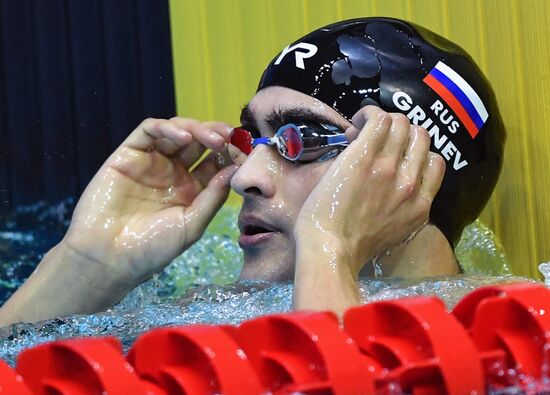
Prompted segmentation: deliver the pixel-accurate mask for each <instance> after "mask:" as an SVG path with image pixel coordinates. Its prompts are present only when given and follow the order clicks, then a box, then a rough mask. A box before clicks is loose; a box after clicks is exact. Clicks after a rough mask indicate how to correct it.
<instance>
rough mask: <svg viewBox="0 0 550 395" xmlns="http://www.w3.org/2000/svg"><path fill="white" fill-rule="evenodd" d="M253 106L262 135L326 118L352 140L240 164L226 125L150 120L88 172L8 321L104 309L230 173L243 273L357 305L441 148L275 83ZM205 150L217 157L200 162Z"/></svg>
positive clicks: (311, 304) (179, 239)
mask: <svg viewBox="0 0 550 395" xmlns="http://www.w3.org/2000/svg"><path fill="white" fill-rule="evenodd" d="M248 109H249V111H247V112H245V113H244V114H243V115H245V116H244V117H243V123H248V126H254V127H256V129H257V130H258V131H259V132H260V133H261V134H263V135H266V136H270V135H272V134H273V131H274V130H276V129H277V127H278V126H281V125H282V124H284V123H287V122H286V121H294V122H299V121H300V119H302V120H308V121H311V120H315V119H317V118H319V119H318V120H319V121H322V122H323V123H328V124H332V125H334V126H337V127H339V128H340V129H342V130H344V129H345V130H346V136H347V138H348V141H351V144H350V145H349V147H347V148H346V149H345V150H344V151H343V152H342V153H341V154H340V155H339V156H338V157H337V158H335V159H332V160H329V161H326V162H314V163H309V164H293V163H291V162H289V161H287V160H285V159H284V158H282V157H281V156H279V154H278V153H277V152H276V150H275V149H274V148H273V147H268V146H258V147H256V148H255V149H254V150H253V152H252V153H251V154H250V155H249V156H248V157H245V158H243V157H240V156H235V155H233V156H234V157H235V160H236V162H237V163H239V164H240V166H236V165H233V164H231V161H230V160H229V153H228V146H227V144H226V142H227V141H228V138H229V133H230V130H231V126H230V125H227V124H225V123H220V122H207V123H201V122H198V121H196V120H192V119H185V118H179V117H176V118H173V119H170V120H158V119H148V120H146V121H144V122H143V123H142V124H140V125H139V126H138V127H137V128H136V130H134V131H133V132H132V133H131V134H130V135H129V136H128V138H127V139H126V140H125V141H124V142H123V144H122V145H121V146H120V147H119V148H118V149H117V150H116V151H115V152H114V153H113V154H112V155H111V156H110V157H109V159H108V160H107V161H106V163H105V164H104V165H103V166H102V167H101V169H100V170H99V171H98V173H97V174H96V175H95V177H94V178H93V179H92V181H91V182H90V184H89V185H88V187H87V188H86V190H85V191H84V193H83V195H82V197H81V198H80V200H79V203H78V205H77V207H76V209H75V213H74V215H73V218H72V221H71V225H70V227H69V229H68V231H67V234H66V235H65V237H64V239H63V241H62V242H60V243H59V244H58V245H57V246H56V247H54V248H53V249H52V250H51V251H50V252H48V254H47V255H46V256H45V257H44V259H43V260H42V262H41V263H40V264H39V266H38V268H37V270H36V271H35V272H34V273H33V274H32V275H31V277H30V278H29V279H28V280H27V281H26V282H25V284H23V286H22V287H21V288H20V289H19V290H18V291H17V292H16V293H15V294H14V295H13V297H12V298H10V300H9V301H8V302H6V303H5V304H4V306H2V308H1V309H0V325H5V324H8V323H11V322H17V321H27V322H29V321H30V322H32V321H37V320H42V319H47V318H52V317H57V316H62V315H66V314H71V313H93V312H96V311H99V310H101V309H104V308H106V307H109V306H110V305H112V304H113V303H115V302H117V301H118V300H120V299H121V298H122V297H123V296H124V295H125V294H126V293H127V292H128V291H130V290H131V289H132V288H134V287H135V286H137V285H139V284H140V283H141V282H142V281H144V280H146V279H147V278H149V277H150V276H151V275H152V274H153V273H155V272H158V271H160V270H162V269H163V268H164V267H165V266H166V265H168V264H169V263H170V262H171V261H172V260H173V259H174V258H175V257H176V256H178V255H179V254H181V253H182V252H183V251H185V250H186V249H187V248H189V247H190V246H191V245H192V244H193V243H194V242H195V241H196V240H198V239H199V238H200V236H201V235H202V233H203V232H204V230H205V228H206V226H207V225H208V223H209V222H210V221H211V219H212V217H213V216H214V215H215V213H216V212H217V210H218V209H219V208H220V207H221V205H222V204H223V203H224V201H225V200H226V198H227V195H228V193H229V188H230V185H229V184H230V183H231V187H233V188H234V189H235V191H237V193H239V194H241V195H242V196H243V197H244V203H243V208H242V211H241V214H240V217H239V225H240V227H241V229H242V235H241V237H240V239H239V241H240V244H241V245H242V247H243V250H244V255H245V265H244V268H243V271H242V276H241V277H242V278H257V279H270V280H274V279H290V278H292V277H294V283H295V307H296V308H301V309H303V308H307V309H332V310H334V311H336V312H338V313H341V312H342V311H343V309H344V308H346V307H348V306H350V305H352V304H357V303H359V299H358V295H357V275H358V273H359V271H360V269H361V268H362V267H363V265H364V264H365V263H366V262H367V261H368V260H369V259H371V258H372V257H373V256H375V255H377V254H379V253H381V252H383V251H385V250H386V249H388V248H390V247H392V246H394V245H397V244H399V243H400V242H401V241H402V240H404V239H405V238H406V237H407V236H408V235H409V234H411V233H412V232H413V231H415V230H417V229H418V228H419V227H421V226H422V225H423V224H425V223H426V222H427V220H428V213H429V208H430V204H431V201H432V199H433V196H434V195H435V193H436V192H437V190H438V188H439V185H440V183H441V179H442V177H443V174H444V162H443V160H442V158H441V157H439V156H438V155H435V154H431V153H429V152H428V149H429V136H428V134H427V132H426V131H425V130H423V129H422V128H418V127H415V126H410V124H409V121H408V119H407V118H406V117H405V116H403V115H397V114H392V115H390V114H387V113H385V112H383V111H381V110H380V109H378V108H376V107H373V106H368V107H365V108H363V109H361V110H360V111H359V112H358V113H357V114H356V115H355V116H354V118H353V120H352V122H351V123H350V122H348V121H346V120H345V119H344V118H343V117H341V116H340V115H339V114H338V113H336V112H335V111H334V110H333V109H331V108H330V107H328V106H326V105H324V104H322V103H320V102H319V101H317V100H315V99H313V98H311V97H309V96H306V95H304V94H301V93H299V92H296V91H292V90H290V89H286V88H279V87H270V88H267V89H265V90H262V91H260V92H259V93H258V94H257V95H256V96H255V97H254V98H253V99H252V100H251V102H250V103H249V106H248ZM306 110H307V111H306ZM304 112H306V114H305V115H304ZM289 113H290V114H289ZM297 114H298V115H297ZM290 115H292V117H294V118H291V119H286V118H288V117H289V116H290ZM285 117H286V118H285ZM297 117H298V118H297ZM300 117H302V118H300ZM304 117H305V118H306V119H303V118H304ZM207 148H209V149H211V150H212V151H214V154H213V155H210V156H208V157H207V159H206V160H204V161H202V162H200V163H197V162H198V161H199V158H200V157H201V155H202V154H203V153H204V151H205V150H206V149H207ZM219 156H224V157H225V158H226V160H225V161H220V160H219V159H220V158H219ZM429 240H431V241H432V245H433V238H430V239H429ZM447 248H448V246H447ZM422 251H425V248H424V249H422ZM437 264H438V265H439V267H442V265H441V264H440V260H437ZM423 267H424V266H423ZM425 268H427V270H428V273H431V272H430V266H429V265H426V266H425ZM407 270H409V269H408V268H407ZM60 290H61V291H60ZM319 290H322V292H321V293H320V291H319Z"/></svg>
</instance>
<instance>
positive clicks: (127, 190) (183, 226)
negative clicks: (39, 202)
mask: <svg viewBox="0 0 550 395" xmlns="http://www.w3.org/2000/svg"><path fill="white" fill-rule="evenodd" d="M230 131H231V127H230V126H229V125H227V124H225V123H221V122H210V123H201V122H199V121H196V120H192V119H184V118H178V117H177V118H173V119H170V120H161V119H148V120H145V121H144V122H142V123H141V124H140V125H139V126H138V127H137V129H135V130H134V131H133V132H132V133H131V134H130V135H129V136H128V138H127V139H126V140H125V141H124V142H123V143H122V145H121V146H120V147H119V148H118V149H117V150H116V151H115V152H114V153H113V154H112V155H111V156H110V157H109V158H108V159H107V161H106V162H105V163H104V165H103V166H102V167H101V169H100V170H99V171H98V173H97V174H96V175H95V177H94V178H93V179H92V181H91V182H90V184H89V185H88V187H87V188H86V190H85V191H84V193H83V195H82V197H81V198H80V200H79V202H78V204H77V207H76V209H75V212H74V214H73V218H72V221H71V224H70V227H69V230H68V231H67V234H66V236H65V238H64V239H63V241H62V242H61V243H60V244H59V245H58V246H56V247H55V248H54V249H53V250H52V251H50V253H49V254H48V256H47V257H46V258H45V259H44V260H43V262H42V263H41V264H40V265H39V267H38V269H37V271H36V272H35V273H34V274H33V275H32V276H31V278H30V279H29V280H28V281H27V283H26V284H24V285H23V287H22V288H20V290H18V292H17V293H16V294H15V295H14V297H13V298H12V299H11V300H10V301H9V302H8V303H6V305H5V306H4V307H3V309H2V311H0V323H6V319H5V316H6V315H9V313H7V312H6V310H10V309H11V310H12V312H13V311H14V310H17V314H16V316H15V317H14V318H13V319H11V320H10V321H15V320H25V321H36V320H39V319H46V318H51V317H56V316H59V315H63V314H69V313H91V312H95V311H98V310H100V309H104V308H106V307H108V306H110V305H111V304H113V303H115V302H117V301H118V300H120V299H121V298H122V297H123V296H124V295H125V294H126V293H127V292H128V291H130V290H131V289H132V288H133V287H135V286H137V285H138V284H139V283H141V282H142V281H144V280H146V279H148V278H149V277H150V276H151V275H153V274H154V273H155V272H158V271H160V270H162V269H163V268H164V267H165V266H166V265H167V264H168V263H169V262H171V261H172V260H173V259H174V258H175V257H177V256H178V255H179V254H181V253H182V252H183V251H185V250H186V249H187V248H189V247H190V246H191V245H192V244H193V243H194V242H195V241H197V240H198V239H199V238H200V237H201V235H202V234H203V232H204V230H205V228H206V226H207V225H208V223H209V222H210V221H211V219H212V217H213V216H214V215H215V213H216V212H217V211H218V210H219V208H220V207H221V206H222V204H223V203H224V201H225V200H226V198H227V195H228V193H229V181H230V178H231V177H232V175H233V174H234V172H235V171H236V166H234V165H230V164H231V161H230V160H229V157H228V155H227V144H226V141H227V140H228V138H229V133H230ZM207 148H208V149H210V150H212V151H213V152H212V153H211V154H209V155H208V156H207V157H206V158H205V159H204V160H202V161H201V162H200V163H197V162H198V161H199V158H200V157H201V156H202V154H203V153H204V152H205V151H206V149H207Z"/></svg>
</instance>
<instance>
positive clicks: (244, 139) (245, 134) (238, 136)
mask: <svg viewBox="0 0 550 395" xmlns="http://www.w3.org/2000/svg"><path fill="white" fill-rule="evenodd" d="M252 142H253V138H252V135H251V134H250V132H249V131H248V130H246V129H243V128H235V129H233V131H232V132H231V135H230V136H229V143H230V144H232V145H234V146H235V147H237V148H238V149H239V150H240V151H241V152H242V153H243V154H245V155H250V153H251V152H252V148H253V146H252Z"/></svg>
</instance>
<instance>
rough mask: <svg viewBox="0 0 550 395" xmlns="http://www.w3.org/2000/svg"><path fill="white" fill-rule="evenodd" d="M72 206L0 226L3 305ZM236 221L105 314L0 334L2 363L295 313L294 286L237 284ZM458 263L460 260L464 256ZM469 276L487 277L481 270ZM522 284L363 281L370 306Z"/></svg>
mask: <svg viewBox="0 0 550 395" xmlns="http://www.w3.org/2000/svg"><path fill="white" fill-rule="evenodd" d="M73 207H74V201H73V200H72V199H68V200H66V201H63V202H61V203H60V204H57V205H50V206H48V205H45V204H43V203H40V204H37V205H33V206H27V207H23V208H20V209H18V210H17V211H16V212H15V213H14V214H13V215H12V216H11V217H10V218H8V220H7V221H6V222H5V223H4V224H3V225H0V278H4V279H10V280H9V281H8V280H5V281H4V282H3V283H2V284H1V293H0V296H1V297H2V299H3V300H5V299H6V298H7V297H8V296H9V294H10V293H11V292H13V291H14V290H15V289H16V288H17V286H19V284H21V282H22V281H23V280H24V278H25V277H26V276H28V274H30V273H31V272H32V270H33V269H34V266H35V265H36V264H37V263H38V261H39V260H40V259H41V258H42V255H43V254H44V252H45V251H47V250H48V249H49V248H50V247H52V246H53V245H55V244H56V243H57V242H58V240H60V239H61V237H62V236H63V234H64V231H65V229H66V228H67V226H68V223H69V219H70V213H71V212H72V209H73ZM236 217H237V210H236V209H235V208H231V207H224V208H222V210H221V211H220V213H219V214H218V215H217V216H216V218H215V219H214V221H213V222H212V223H211V225H210V226H209V228H208V229H207V231H206V232H205V235H204V236H203V238H202V239H201V240H200V241H199V242H197V243H196V244H195V245H194V246H193V247H192V248H190V249H189V250H188V251H186V252H185V253H184V254H182V255H181V256H180V257H178V258H177V259H176V260H174V262H173V263H172V264H170V265H169V266H168V267H167V268H166V269H165V270H164V271H163V272H162V273H160V274H159V275H157V276H155V277H154V278H153V279H151V280H150V281H148V282H146V283H144V284H142V285H141V286H139V287H138V288H136V289H135V290H133V291H132V292H130V294H128V296H127V297H126V298H124V300H123V301H122V302H120V303H119V304H118V305H116V306H114V307H113V308H111V309H109V310H107V311H105V312H101V313H98V314H94V315H75V316H70V317H63V318H58V319H54V320H49V321H44V322H41V323H36V324H16V325H12V326H11V327H6V328H2V329H0V358H1V359H3V360H5V361H7V362H8V363H9V364H12V365H13V364H14V361H15V357H16V356H17V354H18V353H19V352H20V351H21V350H23V349H25V348H28V347H32V346H34V345H37V344H40V343H44V342H47V341H53V340H57V339H64V338H72V337H81V336H102V335H114V336H117V337H118V338H119V339H120V340H121V341H122V343H123V346H124V348H125V349H128V348H129V347H130V345H131V344H132V343H133V341H134V340H135V338H136V337H137V336H139V335H140V334H141V333H143V332H145V331H147V330H149V329H152V328H154V327H159V326H167V325H183V324H190V323H229V324H238V323H240V322H242V321H245V320H248V319H251V318H254V317H257V316H260V315H265V314H272V313H281V312H288V311H290V310H291V309H292V292H293V286H292V284H291V283H265V282H242V283H236V284H235V283H234V282H235V281H236V280H237V278H238V275H239V272H240V270H241V267H242V253H241V251H240V249H239V247H238V245H237V243H236V239H237V236H238V229H237V225H236V223H237V221H236ZM465 234H466V235H467V236H468V237H469V239H466V240H463V241H461V243H462V244H463V245H464V243H465V245H466V247H464V248H463V250H466V249H467V248H469V247H472V243H476V246H478V244H477V243H479V245H481V246H482V247H480V248H478V250H479V251H482V252H483V249H486V250H487V251H485V252H483V253H484V254H485V255H486V256H489V257H491V259H492V262H493V264H494V265H496V266H498V267H499V268H500V269H499V271H497V273H500V274H502V273H506V270H502V268H505V269H506V268H507V264H506V261H505V258H504V253H503V252H502V249H501V248H500V246H499V245H498V243H496V242H495V241H494V238H493V237H492V234H491V233H490V231H489V230H488V229H486V228H485V227H483V225H482V224H479V223H476V224H474V225H473V226H471V227H470V229H468V230H467V231H465ZM472 240H473V241H472ZM459 245H460V244H459ZM457 248H458V247H457ZM457 255H459V254H457ZM463 255H464V254H463ZM458 257H459V260H460V258H461V256H460V255H459V256H458ZM472 257H473V256H472V254H470V255H467V256H466V258H467V259H466V260H465V262H467V265H470V266H471V265H473V258H472ZM462 259H463V260H464V259H465V258H464V256H462ZM463 260H460V262H461V264H462V263H463ZM493 269H494V268H493ZM470 272H473V273H478V274H482V273H483V271H482V270H480V269H476V270H472V271H470ZM492 274H495V272H494V271H493V272H492ZM517 280H518V278H514V277H510V276H501V277H487V276H484V275H477V276H462V277H446V278H433V279H416V280H403V279H382V278H375V279H364V280H362V281H361V284H360V285H361V287H360V289H361V293H362V299H363V301H365V302H372V301H379V300H387V299H395V298H400V297H405V296H418V295H433V296H438V297H440V298H441V299H442V300H443V301H444V302H445V303H446V305H447V306H448V307H449V308H451V307H452V306H454V305H455V304H456V303H457V301H458V300H460V299H461V298H462V297H463V296H464V295H466V294H467V293H469V292H471V291H472V290H474V289H476V288H478V287H480V286H483V285H488V284H494V283H506V282H512V281H517ZM3 300H2V301H3Z"/></svg>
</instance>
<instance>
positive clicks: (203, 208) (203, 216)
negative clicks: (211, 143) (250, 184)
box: [184, 165, 238, 245]
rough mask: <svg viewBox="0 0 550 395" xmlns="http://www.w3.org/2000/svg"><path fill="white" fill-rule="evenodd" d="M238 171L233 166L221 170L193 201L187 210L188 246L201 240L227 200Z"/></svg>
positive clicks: (186, 240) (185, 220) (186, 241)
mask: <svg viewBox="0 0 550 395" xmlns="http://www.w3.org/2000/svg"><path fill="white" fill-rule="evenodd" d="M237 169H238V166H237V165H231V166H227V167H225V168H223V169H222V170H220V171H219V172H218V173H217V174H216V175H215V176H214V177H213V178H212V179H211V180H210V182H209V183H208V185H207V186H206V188H204V189H203V190H202V192H201V193H199V195H198V196H197V197H196V198H195V200H193V203H191V205H190V206H189V207H187V208H186V209H185V211H184V223H185V233H186V234H185V243H186V244H187V245H190V244H192V243H194V242H195V241H197V240H198V239H200V237H201V236H202V234H203V233H204V230H205V229H206V227H207V226H208V224H209V223H210V221H211V220H212V218H214V215H216V213H217V212H218V210H219V209H220V208H221V206H223V204H224V203H225V201H226V200H227V196H228V195H229V190H230V186H229V183H230V181H231V178H232V177H233V175H234V174H235V173H236V171H237Z"/></svg>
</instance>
